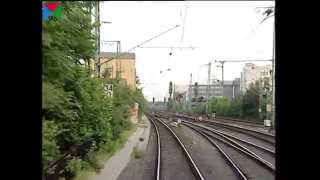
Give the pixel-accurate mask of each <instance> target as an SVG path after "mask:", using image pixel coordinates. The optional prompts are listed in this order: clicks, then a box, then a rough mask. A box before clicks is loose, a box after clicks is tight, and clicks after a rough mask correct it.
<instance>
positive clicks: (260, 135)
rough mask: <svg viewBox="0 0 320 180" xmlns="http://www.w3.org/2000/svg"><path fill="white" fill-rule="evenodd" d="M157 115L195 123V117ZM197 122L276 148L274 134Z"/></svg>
mask: <svg viewBox="0 0 320 180" xmlns="http://www.w3.org/2000/svg"><path fill="white" fill-rule="evenodd" d="M156 114H157V115H158V116H162V117H170V118H176V117H178V118H183V119H186V120H191V121H193V122H194V121H195V117H194V116H186V115H181V114H180V115H176V114H172V113H170V114H169V113H165V112H161V113H156ZM197 122H200V123H205V124H207V125H209V126H210V127H213V128H220V129H221V130H231V131H235V132H238V133H242V134H246V135H248V136H251V137H254V138H256V139H259V140H261V141H264V142H265V143H268V144H270V145H272V146H275V136H274V135H273V134H269V133H265V132H261V131H257V130H254V129H248V128H244V127H239V126H235V125H230V124H226V123H221V122H215V121H210V120H202V121H197Z"/></svg>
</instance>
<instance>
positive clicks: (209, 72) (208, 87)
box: [206, 62, 211, 114]
mask: <svg viewBox="0 0 320 180" xmlns="http://www.w3.org/2000/svg"><path fill="white" fill-rule="evenodd" d="M208 65H209V67H208V85H207V93H206V94H207V102H206V114H208V101H209V90H210V76H211V62H209V64H208Z"/></svg>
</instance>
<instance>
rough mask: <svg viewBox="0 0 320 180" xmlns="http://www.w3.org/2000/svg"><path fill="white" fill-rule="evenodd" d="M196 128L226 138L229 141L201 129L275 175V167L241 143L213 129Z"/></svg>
mask: <svg viewBox="0 0 320 180" xmlns="http://www.w3.org/2000/svg"><path fill="white" fill-rule="evenodd" d="M184 125H186V126H188V127H192V126H191V125H189V124H184ZM194 126H197V127H200V128H202V129H206V130H208V131H210V132H212V133H214V134H217V135H218V136H220V137H224V138H225V139H227V140H224V139H222V138H218V137H215V136H213V135H211V134H209V133H207V132H205V131H203V130H202V129H199V130H200V131H202V132H203V133H205V134H207V135H208V136H210V137H213V138H215V139H218V140H220V141H221V142H223V143H225V144H227V145H229V146H231V147H233V148H234V149H236V150H238V151H240V152H242V153H243V154H245V155H247V156H249V157H251V158H252V159H254V160H256V161H257V162H259V163H261V164H262V165H264V166H265V167H266V168H267V169H268V170H271V171H272V172H273V173H274V172H275V167H274V166H273V165H272V164H271V163H270V162H268V161H266V160H264V159H263V158H261V157H260V156H258V155H257V154H255V153H254V152H252V151H251V150H249V149H247V148H245V147H243V146H242V145H240V144H239V143H236V142H234V141H233V140H232V139H230V138H228V137H226V136H223V135H221V134H219V133H217V132H214V131H211V129H208V128H205V127H202V126H199V125H195V124H194ZM228 141H230V142H233V143H234V144H236V145H234V144H232V143H230V142H228Z"/></svg>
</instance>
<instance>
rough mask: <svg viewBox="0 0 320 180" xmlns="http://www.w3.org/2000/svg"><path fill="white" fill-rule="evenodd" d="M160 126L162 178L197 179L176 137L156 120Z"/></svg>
mask: <svg viewBox="0 0 320 180" xmlns="http://www.w3.org/2000/svg"><path fill="white" fill-rule="evenodd" d="M155 123H156V125H157V126H158V130H159V135H160V141H161V143H160V145H161V170H160V177H161V178H160V179H161V180H180V179H181V180H195V179H196V177H195V176H194V174H193V172H192V169H191V167H190V165H189V164H188V161H187V158H186V157H185V156H184V154H183V151H182V148H181V147H180V146H179V145H178V142H177V141H176V140H175V139H174V137H173V136H172V134H171V133H170V132H169V131H168V130H167V129H166V127H165V126H164V125H162V124H161V123H160V122H158V121H155Z"/></svg>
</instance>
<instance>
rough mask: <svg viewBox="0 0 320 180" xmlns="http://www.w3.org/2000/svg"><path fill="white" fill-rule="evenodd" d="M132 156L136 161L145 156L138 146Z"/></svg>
mask: <svg viewBox="0 0 320 180" xmlns="http://www.w3.org/2000/svg"><path fill="white" fill-rule="evenodd" d="M132 154H133V157H134V158H135V159H140V158H141V157H142V155H143V153H142V151H141V150H139V149H138V147H136V146H135V147H134V148H133V151H132Z"/></svg>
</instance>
